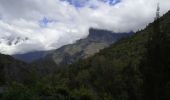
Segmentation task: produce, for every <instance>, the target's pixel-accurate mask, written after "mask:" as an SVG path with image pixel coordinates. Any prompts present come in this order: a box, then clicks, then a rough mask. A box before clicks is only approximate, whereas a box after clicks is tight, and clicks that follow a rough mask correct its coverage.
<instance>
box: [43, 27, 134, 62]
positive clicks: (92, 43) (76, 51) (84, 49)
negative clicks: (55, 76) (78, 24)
mask: <svg viewBox="0 0 170 100" xmlns="http://www.w3.org/2000/svg"><path fill="white" fill-rule="evenodd" d="M132 34H133V33H132V32H131V33H113V32H111V31H106V30H99V29H90V30H89V36H88V37H87V38H85V39H81V40H78V41H77V42H76V43H74V44H70V45H66V46H63V47H61V48H59V49H57V50H55V51H53V52H52V53H50V54H49V55H47V58H45V59H52V60H54V61H55V63H56V64H59V65H67V64H71V63H73V62H75V61H77V60H79V59H85V58H88V57H90V56H92V55H94V54H95V53H97V52H99V51H100V50H101V49H104V48H106V47H108V46H109V45H110V44H112V43H114V42H116V41H118V40H119V39H121V38H125V37H128V36H131V35H132Z"/></svg>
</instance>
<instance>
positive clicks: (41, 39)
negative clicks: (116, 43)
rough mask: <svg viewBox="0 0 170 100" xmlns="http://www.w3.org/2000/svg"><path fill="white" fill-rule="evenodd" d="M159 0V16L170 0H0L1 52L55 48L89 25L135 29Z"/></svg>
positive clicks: (150, 16) (79, 35) (147, 20)
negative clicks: (18, 39) (10, 42)
mask: <svg viewBox="0 0 170 100" xmlns="http://www.w3.org/2000/svg"><path fill="white" fill-rule="evenodd" d="M158 2H159V3H160V7H161V15H163V14H164V13H166V12H167V11H168V10H170V0H121V1H118V0H117V1H115V0H0V52H1V53H4V54H16V53H25V52H30V51H35V50H51V49H57V48H59V47H61V46H63V45H66V44H69V43H73V42H75V41H76V40H78V39H80V38H84V37H86V36H87V35H88V30H89V28H90V27H94V28H100V29H107V30H111V31H114V32H129V31H136V30H138V29H142V28H144V27H145V26H146V25H147V24H148V23H150V22H152V21H153V20H154V17H155V11H156V6H157V3H158ZM17 37H20V41H19V43H18V44H15V43H13V44H12V45H10V46H9V41H12V42H16V41H17V40H16V38H17Z"/></svg>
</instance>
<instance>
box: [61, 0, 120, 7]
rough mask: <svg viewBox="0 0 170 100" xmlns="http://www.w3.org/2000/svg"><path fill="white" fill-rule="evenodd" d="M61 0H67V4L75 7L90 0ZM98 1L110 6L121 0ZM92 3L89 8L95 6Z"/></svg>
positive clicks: (84, 4) (81, 5)
mask: <svg viewBox="0 0 170 100" xmlns="http://www.w3.org/2000/svg"><path fill="white" fill-rule="evenodd" d="M61 1H67V2H68V3H69V4H71V5H73V6H75V7H76V8H81V7H84V6H86V5H87V4H88V2H89V1H90V0H61ZM98 1H100V2H103V3H106V4H109V5H111V6H112V5H115V4H117V3H119V2H120V1H121V0H98ZM94 5H95V4H94ZM94 5H92V6H90V8H97V7H96V6H94Z"/></svg>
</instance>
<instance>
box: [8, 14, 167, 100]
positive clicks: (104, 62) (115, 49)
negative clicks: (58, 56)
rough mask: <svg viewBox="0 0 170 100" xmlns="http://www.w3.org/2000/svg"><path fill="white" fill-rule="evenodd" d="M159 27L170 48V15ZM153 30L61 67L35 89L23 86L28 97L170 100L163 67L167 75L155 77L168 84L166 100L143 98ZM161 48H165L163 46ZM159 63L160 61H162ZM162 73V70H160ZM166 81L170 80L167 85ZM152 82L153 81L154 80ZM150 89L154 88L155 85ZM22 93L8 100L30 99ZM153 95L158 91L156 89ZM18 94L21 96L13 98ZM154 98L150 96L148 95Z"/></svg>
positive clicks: (138, 33)
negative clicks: (147, 57)
mask: <svg viewBox="0 0 170 100" xmlns="http://www.w3.org/2000/svg"><path fill="white" fill-rule="evenodd" d="M160 25H161V26H160V27H161V30H162V34H166V35H167V37H166V39H167V40H168V41H166V44H169V43H170V30H169V29H170V12H168V13H167V14H165V15H164V16H163V17H161V18H160ZM153 28H154V23H151V24H149V25H148V26H147V27H146V28H145V29H144V30H141V31H139V32H137V33H136V34H134V35H133V36H131V37H130V38H126V39H121V40H120V41H118V42H116V43H115V44H113V45H111V46H110V47H108V48H105V49H103V50H101V51H100V52H99V53H97V54H95V55H94V56H92V57H89V58H87V59H84V60H79V61H78V62H76V63H74V64H72V65H70V66H69V67H66V68H62V67H59V69H58V72H56V73H54V74H53V75H51V76H47V77H43V78H44V79H43V80H41V81H38V82H36V83H37V84H36V85H34V86H31V87H33V88H31V87H30V86H27V85H24V86H25V87H26V88H24V89H25V90H27V91H31V93H33V94H34V95H30V94H29V95H30V96H29V97H32V98H33V97H34V96H35V95H36V97H37V98H39V99H42V98H43V97H44V98H45V99H47V100H48V99H50V100H51V99H54V100H55V99H56V98H57V99H58V100H169V98H170V95H169V93H170V79H169V77H170V75H169V72H170V69H169V68H170V66H169V65H167V66H163V67H166V68H167V69H168V70H167V69H164V70H163V73H164V74H159V73H158V74H155V76H157V77H159V78H162V77H163V78H162V79H161V80H158V79H157V80H158V82H160V81H161V83H165V82H166V84H164V85H161V87H160V88H162V87H165V88H164V90H162V91H163V94H164V96H165V97H164V98H166V99H159V98H156V99H148V98H144V94H145V93H144V88H145V85H148V84H144V83H145V78H146V77H144V76H143V72H141V67H142V68H144V67H145V68H146V67H149V66H144V65H143V64H142V63H141V62H142V61H143V59H145V58H146V53H147V49H148V47H147V44H148V37H149V34H150V33H153ZM158 42H159V40H158ZM161 44H162V45H164V44H163V43H161ZM169 49H170V47H169V45H168V46H167V50H169ZM167 52H168V53H167ZM166 54H167V55H166V56H165V57H167V59H168V60H170V53H169V51H166ZM157 59H158V60H159V58H157ZM167 64H169V62H168V63H167ZM153 67H155V66H153ZM160 69H162V68H161V67H160ZM153 72H155V70H154V69H152V70H149V73H153ZM158 72H159V70H158ZM167 73H168V74H167ZM166 74H167V75H166ZM160 75H161V76H160ZM164 76H166V77H164ZM167 76H168V77H167ZM149 77H150V76H149ZM164 79H168V82H167V80H164ZM154 80H156V79H154ZM150 81H153V80H152V79H151V80H150ZM156 84H157V83H156ZM150 85H152V86H153V87H155V83H153V84H150ZM150 85H149V86H150ZM19 89H22V88H20V87H19V88H14V89H13V91H12V92H11V91H10V92H8V94H7V95H6V97H8V98H12V99H15V98H20V97H21V98H24V97H23V95H24V93H25V95H26V97H25V98H28V95H27V94H28V93H30V92H24V91H23V90H20V91H19ZM32 91H33V92H32ZM37 91H38V92H37ZM153 91H157V88H155V90H153ZM16 92H17V93H18V94H17V95H15V96H13V97H11V95H13V94H14V93H16ZM21 94H22V95H21ZM151 94H152V93H148V94H147V95H151ZM25 95H24V96H25ZM160 95H161V94H158V96H155V97H159V96H160ZM160 97H161V96H160ZM5 100H9V99H5ZM29 100H32V99H29Z"/></svg>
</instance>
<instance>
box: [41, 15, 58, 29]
mask: <svg viewBox="0 0 170 100" xmlns="http://www.w3.org/2000/svg"><path fill="white" fill-rule="evenodd" d="M52 22H57V21H56V20H52V19H48V18H47V17H44V18H42V19H41V20H39V25H40V27H47V26H48V24H49V23H52Z"/></svg>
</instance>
